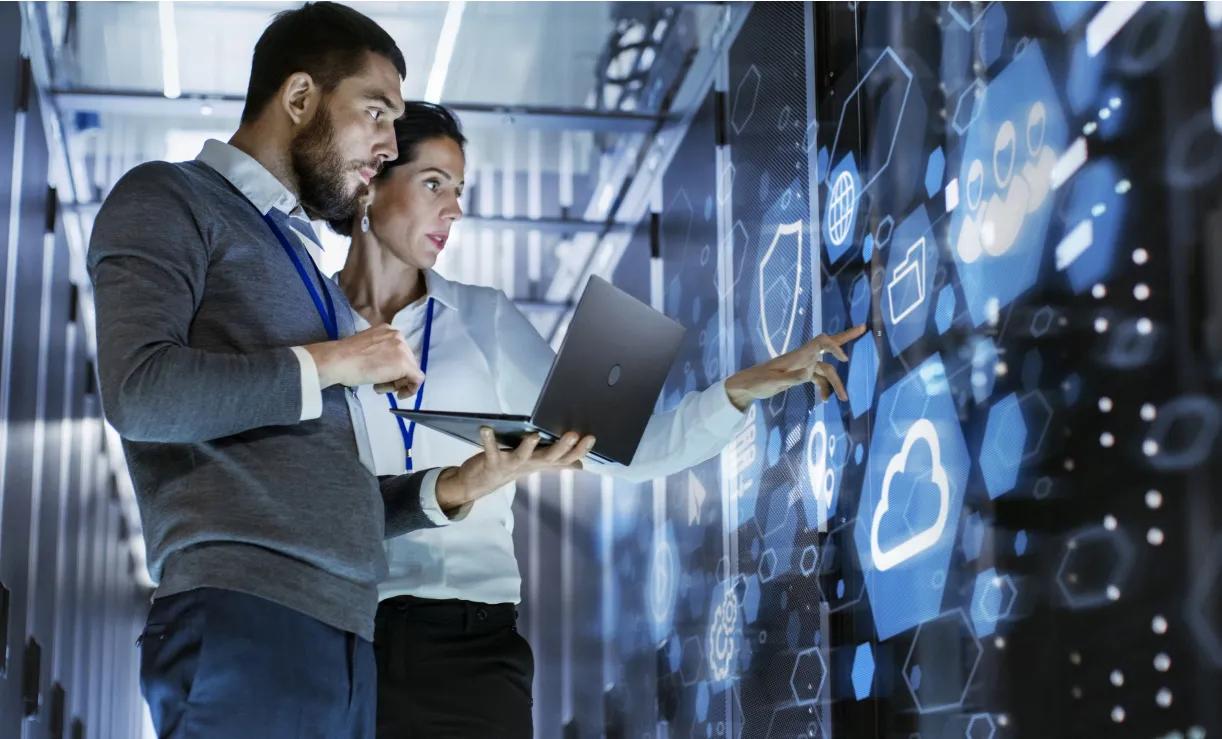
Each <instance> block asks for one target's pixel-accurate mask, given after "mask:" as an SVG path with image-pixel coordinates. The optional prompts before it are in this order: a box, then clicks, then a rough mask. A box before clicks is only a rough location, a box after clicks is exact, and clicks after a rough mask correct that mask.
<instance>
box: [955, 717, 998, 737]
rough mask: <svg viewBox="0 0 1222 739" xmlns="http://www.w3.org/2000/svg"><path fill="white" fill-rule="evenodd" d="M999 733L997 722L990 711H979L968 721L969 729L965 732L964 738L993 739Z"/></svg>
mask: <svg viewBox="0 0 1222 739" xmlns="http://www.w3.org/2000/svg"><path fill="white" fill-rule="evenodd" d="M996 733H997V724H996V723H994V722H993V716H992V715H991V714H988V713H977V714H974V715H973V716H972V718H971V719H970V720H969V721H968V722H967V730H966V731H964V732H963V736H964V739H993V735H994V734H996Z"/></svg>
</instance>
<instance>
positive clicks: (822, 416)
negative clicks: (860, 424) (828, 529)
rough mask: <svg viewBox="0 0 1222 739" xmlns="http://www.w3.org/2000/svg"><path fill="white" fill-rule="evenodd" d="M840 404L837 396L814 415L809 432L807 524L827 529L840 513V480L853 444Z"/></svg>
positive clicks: (807, 447)
mask: <svg viewBox="0 0 1222 739" xmlns="http://www.w3.org/2000/svg"><path fill="white" fill-rule="evenodd" d="M840 413H841V411H840V402H839V401H838V400H837V399H836V396H835V395H833V396H831V397H830V398H828V399H827V401H825V402H823V403H820V404H819V405H817V406H815V407H814V408H813V409H812V410H811V412H810V419H809V421H808V428H807V431H806V471H807V475H808V476H809V478H810V490H811V496H810V500H809V501H808V500H806V499H805V498H804V499H803V502H804V503H807V506H806V508H807V516H806V520H807V525H809V526H815V527H823V525H824V524H826V523H827V520H828V519H829V518H830V517H831V516H832V514H833V513H834V512H835V510H836V501H837V499H838V498H839V495H840V481H841V479H842V478H843V477H844V466H845V465H846V464H847V463H848V461H849V447H850V446H852V441H851V440H850V439H849V435H848V434H847V433H845V430H844V421H843V420H842V419H841V416H840Z"/></svg>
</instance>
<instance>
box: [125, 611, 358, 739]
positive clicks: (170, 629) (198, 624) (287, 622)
mask: <svg viewBox="0 0 1222 739" xmlns="http://www.w3.org/2000/svg"><path fill="white" fill-rule="evenodd" d="M139 643H140V645H141V656H140V687H141V691H142V692H143V693H144V699H145V700H146V701H148V704H149V710H150V712H151V713H152V716H153V726H154V727H155V728H156V729H157V736H159V737H172V738H173V739H196V738H197V737H207V738H208V739H215V738H216V737H225V738H226V739H245V738H246V737H252V739H253V738H257V739H280V737H284V739H298V738H299V737H303V738H304V737H309V738H310V739H314V738H315V737H317V739H367V738H368V737H372V736H373V735H374V710H375V707H376V705H377V703H376V693H377V688H376V679H377V672H376V668H375V667H374V661H373V645H372V644H370V643H369V642H367V641H365V640H364V639H362V638H360V637H359V636H357V635H355V634H352V633H349V632H345V631H340V630H339V629H336V628H333V627H331V626H327V625H326V624H324V623H322V622H321V621H318V620H316V619H313V618H310V617H309V616H306V615H304V614H302V613H299V612H297V611H294V610H292V609H290V608H285V607H284V606H281V605H277V604H276V603H272V602H271V601H268V600H264V599H262V598H257V597H255V596H253V595H246V594H244V593H238V592H234V591H232V590H217V589H213V588H200V589H198V590H191V591H188V592H186V593H180V594H178V595H171V596H167V597H165V598H158V599H157V600H156V601H154V602H153V607H152V609H151V610H150V611H149V617H148V624H147V625H146V627H145V629H144V633H143V634H141V636H140V642H139Z"/></svg>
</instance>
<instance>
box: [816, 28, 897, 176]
mask: <svg viewBox="0 0 1222 739" xmlns="http://www.w3.org/2000/svg"><path fill="white" fill-rule="evenodd" d="M888 74H889V75H892V77H893V79H895V81H896V82H897V83H898V82H899V80H900V79H902V80H903V82H902V83H901V84H903V93H902V97H901V99H900V102H899V104H898V105H895V106H892V105H889V104H883V102H882V101H871V102H872V103H873V105H872V107H874V106H877V107H876V108H875V110H876V111H877V110H884V111H886V112H887V113H888V114H890V113H892V112H893V113H894V116H895V117H894V119H890V118H888V119H885V120H884V119H883V117H882V115H881V114H880V115H879V116H878V120H876V121H875V130H878V131H885V130H886V129H888V128H889V129H890V131H891V136H890V142H889V144H888V145H887V155H886V158H885V159H884V160H883V161H882V163H880V164H879V165H878V167H877V168H876V169H875V170H874V173H873V176H871V177H870V179H869V180H868V181H866V182H865V184H863V185H862V187H861V189H860V190H858V193H859V194H860V193H862V192H865V191H866V190H867V189H868V188H869V187H870V185H872V184H874V181H875V180H877V179H878V177H879V175H881V174H882V173H883V172H884V171H886V169H887V166H888V165H890V164H891V157H892V155H894V153H895V142H896V140H897V139H898V138H899V131H900V121H901V120H902V119H903V117H904V108H905V107H906V106H907V104H908V95H909V94H910V93H911V92H912V79H913V75H912V70H910V69H908V67H907V66H906V65H905V64H904V62H903V61H901V60H900V57H899V55H898V54H896V53H895V51H894V50H893V49H891V48H890V47H888V48H886V49H884V50H883V53H882V54H880V55H879V57H878V59H877V60H875V62H874V64H872V65H870V68H869V69H867V70H866V73H865V74H863V75H862V76H861V79H860V80H858V82H857V86H856V87H854V88H853V90H852V92H850V93H849V94H848V96H846V97H845V99H844V104H843V107H841V109H840V120H839V122H838V123H837V124H836V135H835V137H833V139H832V148H831V151H832V154H833V156H834V155H835V154H836V153H837V152H838V150H839V144H840V134H841V132H842V131H843V130H844V119H845V116H847V115H848V112H849V111H850V110H854V111H855V110H856V108H855V107H854V106H856V105H859V104H860V101H859V100H858V99H857V95H858V94H859V93H860V92H861V89H862V87H863V86H865V85H866V83H870V85H871V87H870V88H868V89H884V84H883V82H882V80H879V79H876V78H877V77H883V76H884V75H888ZM875 85H877V87H874V86H875ZM892 87H893V88H895V87H897V86H896V85H893V86H892ZM888 94H891V93H888ZM888 102H889V101H888ZM879 140H880V141H886V140H887V136H886V135H885V134H883V135H882V136H881V137H880V139H879Z"/></svg>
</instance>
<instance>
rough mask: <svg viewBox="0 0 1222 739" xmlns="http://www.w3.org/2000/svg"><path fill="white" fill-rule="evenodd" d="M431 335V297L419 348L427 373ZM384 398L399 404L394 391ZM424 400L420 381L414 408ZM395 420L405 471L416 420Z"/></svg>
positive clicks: (414, 433) (422, 364)
mask: <svg viewBox="0 0 1222 739" xmlns="http://www.w3.org/2000/svg"><path fill="white" fill-rule="evenodd" d="M432 335H433V299H432V298H429V305H428V308H427V309H426V311H425V318H424V346H423V348H422V349H421V350H420V371H421V372H425V373H427V372H428V371H429V339H430V338H431V337H432ZM386 399H387V400H389V401H390V407H391V408H395V409H397V408H398V407H399V404H398V403H397V402H396V401H395V394H394V393H386ZM422 402H424V383H423V382H422V383H420V389H418V390H417V391H416V407H415V409H414V410H420V404H421V403H422ZM395 420H396V421H398V422H399V435H400V436H402V437H403V451H404V454H405V455H406V458H407V471H408V472H411V471H412V442H413V441H414V440H415V438H416V422H415V421H412V422H411V423H410V424H407V423H404V422H403V417H402V416H395Z"/></svg>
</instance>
